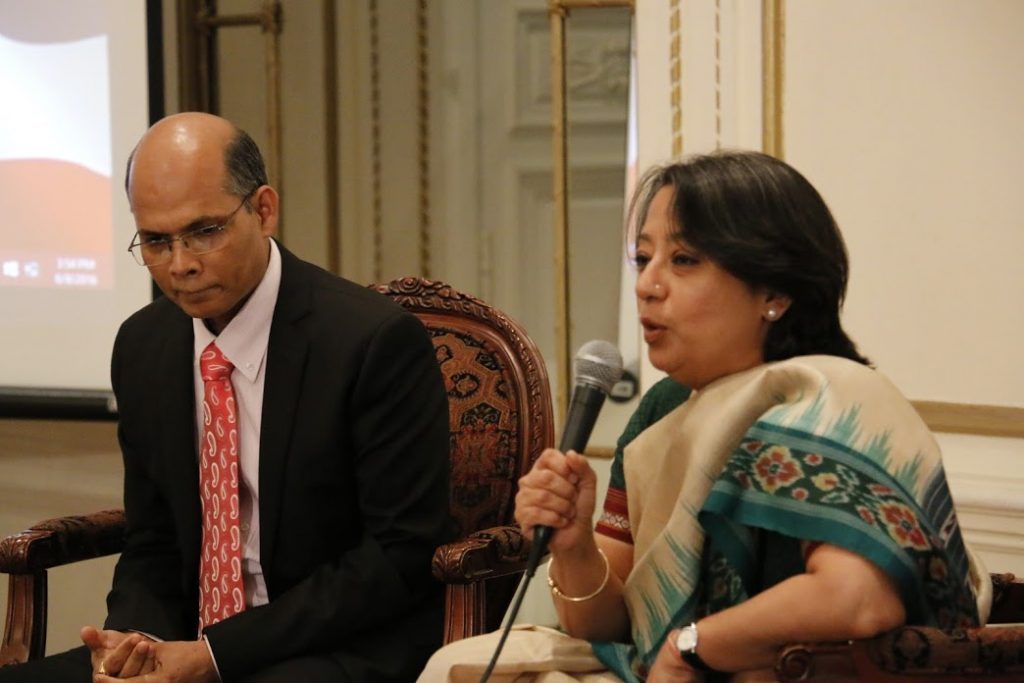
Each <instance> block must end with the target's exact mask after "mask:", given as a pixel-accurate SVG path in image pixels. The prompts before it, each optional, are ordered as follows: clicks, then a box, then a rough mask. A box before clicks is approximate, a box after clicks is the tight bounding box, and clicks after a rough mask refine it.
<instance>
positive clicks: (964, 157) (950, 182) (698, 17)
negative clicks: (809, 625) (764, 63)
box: [637, 0, 1024, 574]
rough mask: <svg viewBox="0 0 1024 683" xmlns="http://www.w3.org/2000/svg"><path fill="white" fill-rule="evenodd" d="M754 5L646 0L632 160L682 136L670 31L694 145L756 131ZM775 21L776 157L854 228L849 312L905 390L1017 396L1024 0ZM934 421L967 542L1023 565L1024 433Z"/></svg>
mask: <svg viewBox="0 0 1024 683" xmlns="http://www.w3.org/2000/svg"><path fill="white" fill-rule="evenodd" d="M759 5H760V3H753V2H743V1H742V0H731V1H730V0H723V1H722V2H720V3H715V2H712V0H695V1H694V2H688V3H678V4H676V5H673V3H670V2H664V3H659V2H653V1H646V2H645V1H643V0H642V1H641V2H640V3H639V5H638V8H637V16H638V22H639V23H638V30H639V33H640V46H639V50H638V54H639V59H640V83H641V94H640V98H641V107H640V112H641V113H640V126H639V131H640V167H641V169H643V168H645V167H647V166H649V165H651V164H654V163H659V162H663V161H665V160H666V159H667V158H668V157H670V156H671V153H672V141H673V131H672V115H673V110H672V107H671V89H672V85H673V82H672V79H671V71H670V68H671V67H670V58H671V56H672V48H673V47H676V48H677V54H679V55H680V57H681V60H680V61H681V75H680V77H679V82H680V84H681V89H682V105H681V115H682V116H681V120H682V125H681V129H682V131H681V132H682V141H683V152H684V153H695V152H703V151H708V150H711V149H714V148H716V147H719V146H721V147H747V148H755V149H756V148H760V133H761V121H762V119H761V110H760V109H761V108H760V103H761V98H762V94H763V93H762V92H761V85H762V83H761V80H760V78H759V77H758V76H759V75H760V73H761V57H762V52H761V44H760V42H761V16H760V6H759ZM673 11H678V12H680V14H681V16H680V21H679V22H678V23H675V22H673V18H672V12H673ZM716 14H717V16H716ZM784 20H785V36H784V39H783V46H784V52H785V61H784V84H785V85H784V88H783V91H782V97H783V103H784V106H783V117H782V133H783V139H784V149H783V156H784V158H786V160H787V161H789V162H790V163H792V164H793V165H794V166H795V167H797V168H798V169H799V170H801V171H802V172H803V173H804V174H805V175H807V176H808V178H809V179H810V180H811V182H813V183H814V184H815V185H816V186H817V187H818V188H819V190H820V191H821V192H822V194H823V196H824V197H825V199H826V201H827V202H828V203H829V205H830V206H831V208H832V209H833V212H834V213H835V215H836V218H837V220H838V222H839V224H840V227H841V229H842V230H843V232H844V236H845V237H846V240H847V244H848V248H849V251H850V259H851V267H852V273H851V283H850V290H849V297H848V302H847V306H846V311H845V315H844V325H845V326H846V327H847V328H848V330H849V331H850V332H851V335H852V336H853V337H854V338H855V339H856V340H858V342H859V343H860V344H861V347H862V350H863V351H864V352H865V353H866V354H867V355H868V356H869V357H871V358H872V360H873V361H874V362H875V363H876V364H877V365H878V367H879V369H880V370H881V371H882V372H884V373H885V374H886V375H888V376H889V377H890V378H892V379H893V380H894V381H895V382H896V383H897V385H898V386H900V387H901V388H902V389H903V391H904V392H905V394H906V395H907V396H908V397H909V398H911V399H912V400H926V401H942V402H950V403H957V404H984V405H994V406H1006V407H1009V408H1017V409H1019V408H1021V407H1024V366H1022V365H1021V363H1020V362H1019V361H1020V359H1019V347H1020V344H1019V340H1020V338H1021V337H1022V335H1024V306H1022V305H1021V304H1020V301H1021V300H1022V299H1024V268H1022V267H1021V266H1020V263H1019V254H1020V253H1021V252H1022V251H1024V231H1022V230H1021V229H1020V228H1021V226H1020V216H1021V215H1022V208H1024V207H1022V206H1021V201H1020V191H1019V184H1020V171H1019V159H1020V158H1021V157H1022V153H1024V132H1022V129H1021V127H1020V126H1019V123H1018V119H1019V114H1020V112H1021V111H1024V81H1022V80H1021V79H1020V74H1021V73H1022V72H1024V43H1021V42H1020V41H1019V40H1018V39H1017V36H1018V35H1019V33H1020V31H1021V30H1022V29H1024V4H1021V3H1019V2H1015V1H1014V0H980V1H978V2H967V1H965V0H899V1H897V2H892V1H884V2H883V1H882V0H866V1H863V2H856V3H853V2H844V1H843V0H788V1H787V2H786V3H785V12H784ZM674 27H678V28H674ZM676 38H678V42H677V43H673V42H672V41H673V39H676ZM657 378H658V373H657V371H656V370H654V369H653V368H652V367H650V366H649V365H647V366H646V367H645V368H644V374H643V379H644V385H645V386H650V384H652V383H653V382H654V381H655V380H656V379H657ZM1017 431H1018V433H1019V427H1018V429H1017ZM938 438H939V441H940V444H941V445H942V448H943V450H944V454H945V462H946V467H947V471H948V473H949V479H950V486H951V488H952V489H953V494H954V497H955V499H956V501H957V503H958V509H959V510H960V521H961V524H962V526H963V528H964V530H965V534H966V536H967V538H968V540H969V541H970V542H972V543H973V544H974V545H976V546H977V547H978V548H979V549H980V550H981V552H982V555H983V557H984V558H985V559H986V561H987V562H988V564H989V565H990V569H993V570H1012V571H1015V572H1017V573H1018V574H1019V573H1021V572H1024V542H1022V535H1021V533H1020V531H1019V529H1020V521H1021V518H1022V517H1024V443H1022V440H1021V439H1019V438H1006V437H1003V438H999V437H982V436H971V435H966V434H952V433H951V434H939V435H938Z"/></svg>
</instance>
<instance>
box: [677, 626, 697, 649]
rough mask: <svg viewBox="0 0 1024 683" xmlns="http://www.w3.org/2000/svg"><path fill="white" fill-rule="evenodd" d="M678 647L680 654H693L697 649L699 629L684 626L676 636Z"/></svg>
mask: <svg viewBox="0 0 1024 683" xmlns="http://www.w3.org/2000/svg"><path fill="white" fill-rule="evenodd" d="M676 647H677V648H679V651H680V652H693V651H694V650H696V649H697V627H696V626H694V625H693V624H690V625H689V626H684V627H683V628H682V629H680V630H679V635H678V636H676Z"/></svg>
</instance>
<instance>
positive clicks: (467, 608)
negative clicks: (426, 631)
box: [444, 581, 487, 644]
mask: <svg viewBox="0 0 1024 683" xmlns="http://www.w3.org/2000/svg"><path fill="white" fill-rule="evenodd" d="M486 615H487V592H486V591H485V590H484V582H483V581H477V582H475V583H468V584H464V583H456V584H448V585H447V586H446V587H445V606H444V617H445V618H444V642H445V644H448V643H451V642H454V641H456V640H462V639H463V638H468V637H470V636H475V635H478V634H480V633H483V631H484V628H485V626H484V625H485V623H486Z"/></svg>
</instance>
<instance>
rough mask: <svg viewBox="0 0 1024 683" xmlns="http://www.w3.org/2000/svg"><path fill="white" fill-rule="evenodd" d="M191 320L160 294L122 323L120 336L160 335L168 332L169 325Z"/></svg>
mask: <svg viewBox="0 0 1024 683" xmlns="http://www.w3.org/2000/svg"><path fill="white" fill-rule="evenodd" d="M189 320H191V319H190V318H189V317H188V316H187V315H186V314H185V313H184V312H183V311H182V310H181V309H180V308H178V307H177V306H176V305H175V304H174V303H173V302H172V301H170V300H169V299H168V298H167V297H165V296H158V297H157V298H156V299H154V300H153V301H151V302H150V303H148V304H146V305H145V306H143V307H142V308H140V309H139V310H137V311H135V312H134V313H132V314H131V315H130V316H128V318H126V319H125V321H124V322H123V323H121V329H120V331H119V332H118V337H121V336H124V335H131V336H151V335H152V336H159V335H162V334H166V332H167V326H168V325H174V324H178V325H185V324H187V323H188V322H189Z"/></svg>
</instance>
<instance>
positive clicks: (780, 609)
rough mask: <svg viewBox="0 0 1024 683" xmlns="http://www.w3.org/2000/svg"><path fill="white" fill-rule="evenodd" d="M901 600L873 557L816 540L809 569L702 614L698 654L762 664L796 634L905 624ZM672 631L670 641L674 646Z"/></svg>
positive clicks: (837, 635) (826, 634)
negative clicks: (873, 560)
mask: <svg viewBox="0 0 1024 683" xmlns="http://www.w3.org/2000/svg"><path fill="white" fill-rule="evenodd" d="M905 619H906V611H905V610H904V608H903V602H902V600H901V599H900V596H899V593H898V592H897V590H896V586H895V585H894V584H893V582H892V580H891V579H890V578H889V577H888V576H887V575H886V574H885V573H884V572H883V571H882V570H881V569H879V568H878V567H877V566H876V565H875V564H874V563H872V562H870V561H869V560H867V559H865V558H863V557H861V556H860V555H857V554H855V553H852V552H850V551H848V550H844V549H842V548H838V547H836V546H832V545H819V546H817V547H815V548H814V549H813V550H812V551H811V553H810V555H809V556H808V558H807V571H806V572H805V573H803V574H799V575H797V576H793V577H791V578H789V579H787V580H785V581H783V582H781V583H779V584H777V585H775V586H773V587H772V588H769V589H768V590H766V591H763V592H762V593H759V594H758V595H756V596H754V597H753V598H751V599H750V600H747V601H746V602H744V603H742V604H740V605H736V606H735V607H730V608H729V609H726V610H722V611H721V612H717V613H715V614H712V615H710V616H708V617H705V618H704V619H701V620H700V621H699V622H697V632H698V634H699V638H698V643H697V654H698V655H700V657H701V659H703V660H704V661H705V662H706V663H707V664H708V665H709V666H710V667H712V668H714V669H719V670H722V671H742V670H748V669H762V668H766V667H770V666H772V665H773V664H774V662H775V658H776V655H777V654H778V651H779V648H780V647H782V646H783V645H786V644H788V643H793V642H798V641H837V640H848V639H859V638H869V637H871V636H874V635H877V634H879V633H882V632H883V631H887V630H889V629H892V628H895V627H897V626H899V625H900V624H902V623H903V622H904V620H905ZM674 641H675V638H674V633H673V634H672V635H670V637H669V639H668V642H667V643H666V646H671V647H673V648H674V647H675V642H674Z"/></svg>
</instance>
